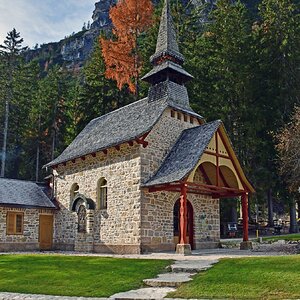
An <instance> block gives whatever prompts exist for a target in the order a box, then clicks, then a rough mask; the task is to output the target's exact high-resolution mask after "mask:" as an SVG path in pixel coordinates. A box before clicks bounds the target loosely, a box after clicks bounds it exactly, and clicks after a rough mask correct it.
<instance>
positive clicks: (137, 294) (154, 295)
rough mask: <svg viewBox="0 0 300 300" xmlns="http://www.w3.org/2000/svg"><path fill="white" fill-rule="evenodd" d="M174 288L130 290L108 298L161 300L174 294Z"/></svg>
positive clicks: (119, 299)
mask: <svg viewBox="0 0 300 300" xmlns="http://www.w3.org/2000/svg"><path fill="white" fill-rule="evenodd" d="M174 291H175V288H171V287H160V288H153V287H148V288H141V289H137V290H131V291H128V292H123V293H118V294H115V295H112V296H111V297H110V298H112V299H116V300H123V299H163V298H164V297H166V296H167V294H168V293H170V292H174Z"/></svg>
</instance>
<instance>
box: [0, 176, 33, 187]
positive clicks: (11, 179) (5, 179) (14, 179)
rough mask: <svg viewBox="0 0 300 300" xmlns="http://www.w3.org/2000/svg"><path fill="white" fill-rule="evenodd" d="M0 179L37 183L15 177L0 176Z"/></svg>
mask: <svg viewBox="0 0 300 300" xmlns="http://www.w3.org/2000/svg"><path fill="white" fill-rule="evenodd" d="M0 180H9V181H18V182H26V183H33V184H36V185H38V184H37V182H36V181H32V180H25V179H16V178H6V177H0Z"/></svg>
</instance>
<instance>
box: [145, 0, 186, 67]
mask: <svg viewBox="0 0 300 300" xmlns="http://www.w3.org/2000/svg"><path fill="white" fill-rule="evenodd" d="M164 56H171V57H173V58H175V59H176V60H177V61H178V62H179V63H183V62H184V57H183V55H182V54H181V53H180V52H179V47H178V43H177V41H176V32H175V28H174V23H173V20H172V15H171V10H170V4H169V0H165V3H164V7H163V11H162V15H161V21H160V27H159V33H158V38H157V43H156V51H155V54H153V55H152V56H151V58H150V61H151V63H155V62H156V60H157V59H160V58H162V57H164Z"/></svg>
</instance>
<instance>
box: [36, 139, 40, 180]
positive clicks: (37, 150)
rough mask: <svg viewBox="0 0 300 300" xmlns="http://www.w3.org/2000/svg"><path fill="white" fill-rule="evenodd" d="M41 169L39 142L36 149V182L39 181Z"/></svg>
mask: <svg viewBox="0 0 300 300" xmlns="http://www.w3.org/2000/svg"><path fill="white" fill-rule="evenodd" d="M39 169H40V141H39V140H38V145H37V148H36V164H35V181H36V182H38V181H39Z"/></svg>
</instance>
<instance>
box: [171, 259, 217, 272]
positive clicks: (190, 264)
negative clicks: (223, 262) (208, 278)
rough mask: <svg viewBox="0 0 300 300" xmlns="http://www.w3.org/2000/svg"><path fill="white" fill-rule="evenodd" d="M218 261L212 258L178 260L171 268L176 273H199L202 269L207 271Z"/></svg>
mask: <svg viewBox="0 0 300 300" xmlns="http://www.w3.org/2000/svg"><path fill="white" fill-rule="evenodd" d="M217 262H218V260H210V261H207V260H205V261H203V260H202V261H190V260H178V261H175V263H174V264H173V265H171V270H172V272H174V273H181V272H187V273H198V272H201V271H206V270H207V269H209V268H211V267H212V266H213V265H214V264H216V263H217Z"/></svg>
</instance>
